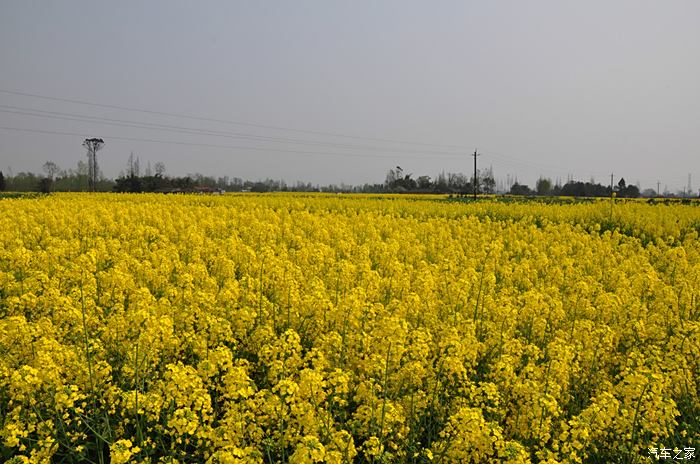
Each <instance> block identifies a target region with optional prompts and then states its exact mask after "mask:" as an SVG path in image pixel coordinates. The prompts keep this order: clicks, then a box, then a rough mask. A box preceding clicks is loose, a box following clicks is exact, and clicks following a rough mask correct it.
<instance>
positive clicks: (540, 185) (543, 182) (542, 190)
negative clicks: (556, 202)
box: [535, 177, 552, 195]
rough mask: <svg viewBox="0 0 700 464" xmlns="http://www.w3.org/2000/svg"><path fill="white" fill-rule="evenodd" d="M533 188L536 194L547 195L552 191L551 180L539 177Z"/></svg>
mask: <svg viewBox="0 0 700 464" xmlns="http://www.w3.org/2000/svg"><path fill="white" fill-rule="evenodd" d="M535 190H537V194H538V195H549V194H551V193H552V180H551V179H547V178H545V177H540V178H539V179H537V183H536V184H535Z"/></svg>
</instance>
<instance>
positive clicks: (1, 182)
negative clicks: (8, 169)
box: [0, 171, 7, 192]
mask: <svg viewBox="0 0 700 464" xmlns="http://www.w3.org/2000/svg"><path fill="white" fill-rule="evenodd" d="M6 187H7V185H6V184H5V176H4V175H3V174H2V171H0V192H4V191H5V188H6Z"/></svg>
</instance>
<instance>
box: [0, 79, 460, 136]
mask: <svg viewBox="0 0 700 464" xmlns="http://www.w3.org/2000/svg"><path fill="white" fill-rule="evenodd" d="M0 92H1V93H5V94H10V95H18V96H23V97H32V98H40V99H44V100H52V101H59V102H65V103H74V104H78V105H87V106H94V107H97V108H109V109H116V110H121V111H133V112H137V113H144V114H153V115H159V116H169V117H174V118H182V119H191V120H196V121H207V122H217V123H223V124H234V125H239V126H248V127H257V128H261V129H273V130H280V131H288V132H296V133H300V134H313V135H322V136H327V137H342V138H349V139H356V140H370V141H374V142H386V143H395V144H403V145H420V146H424V147H443V148H455V149H461V150H464V149H465V147H461V146H458V145H447V144H436V143H425V142H416V141H407V140H397V139H387V138H380V137H363V136H359V135H349V134H342V133H338V132H324V131H316V130H307V129H296V128H291V127H283V126H274V125H268V124H256V123H250V122H244V121H232V120H227V119H218V118H209V117H203V116H195V115H189V114H184V113H170V112H166V111H154V110H147V109H143V108H133V107H127V106H119V105H109V104H105V103H95V102H89V101H86V100H76V99H71V98H62V97H51V96H48V95H39V94H35V93H28V92H18V91H13V90H6V89H0Z"/></svg>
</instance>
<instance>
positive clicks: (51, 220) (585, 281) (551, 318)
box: [0, 194, 700, 464]
mask: <svg viewBox="0 0 700 464" xmlns="http://www.w3.org/2000/svg"><path fill="white" fill-rule="evenodd" d="M699 231H700V207H698V206H697V205H693V204H689V205H682V204H671V205H669V204H646V203H642V202H633V201H630V202H626V203H625V202H623V201H620V200H618V201H617V202H616V203H614V204H613V203H612V202H611V200H610V199H608V200H605V201H592V202H590V203H583V204H547V205H546V204H540V203H503V202H496V201H486V200H485V201H478V202H474V203H470V202H462V203H460V202H450V201H447V199H444V198H443V199H438V198H431V197H418V196H416V197H392V196H384V197H382V196H380V197H368V196H365V197H363V196H350V195H333V196H330V195H328V196H324V195H283V194H280V195H273V194H270V195H254V194H241V195H224V196H220V197H214V196H196V195H180V196H178V195H173V196H165V195H147V194H143V195H118V194H96V195H90V194H54V195H50V196H45V197H36V198H15V199H2V200H0V421H1V422H0V460H1V461H5V462H13V463H21V462H56V463H64V462H65V463H77V462H94V463H100V464H102V463H108V462H111V463H114V464H118V463H125V462H151V463H155V462H172V463H174V462H180V463H185V462H192V463H195V462H196V463H251V464H252V463H277V462H280V463H286V462H289V463H332V464H341V463H404V462H407V463H445V464H447V463H484V462H505V463H527V462H532V463H538V462H539V463H552V464H553V463H632V462H657V456H659V453H662V452H668V453H669V454H670V455H671V456H674V457H675V460H676V461H677V460H679V459H681V460H684V461H691V460H694V459H695V460H696V459H698V457H697V456H698V454H700V450H698V449H694V450H693V448H697V447H698V445H699V444H700V387H699V384H700V241H699V240H698V233H699ZM666 450H667V451H666ZM655 453H656V454H655ZM661 456H663V455H661ZM659 459H661V458H659Z"/></svg>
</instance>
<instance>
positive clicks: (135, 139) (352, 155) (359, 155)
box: [0, 126, 444, 159]
mask: <svg viewBox="0 0 700 464" xmlns="http://www.w3.org/2000/svg"><path fill="white" fill-rule="evenodd" d="M0 129H2V130H9V131H19V132H30V133H37V134H47V135H67V136H72V137H86V134H84V133H83V134H80V133H77V132H63V131H51V130H43V129H26V128H20V127H7V126H0ZM102 138H104V139H114V140H126V141H132V142H150V143H162V144H170V145H184V146H192V147H208V148H223V149H233V150H253V151H263V152H280V153H295V154H300V155H312V156H314V155H321V156H340V157H348V158H389V159H397V158H399V157H401V158H406V157H409V158H420V159H422V158H423V157H418V156H412V157H411V156H404V155H400V156H399V155H381V154H364V153H335V152H318V151H306V150H288V149H282V148H266V147H247V146H236V145H217V144H212V143H194V142H180V141H172V140H157V139H146V138H138V137H120V136H103V137H102ZM436 158H444V157H441V156H438V157H436Z"/></svg>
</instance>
